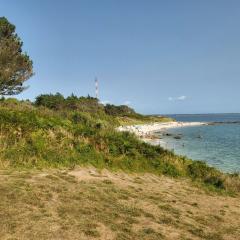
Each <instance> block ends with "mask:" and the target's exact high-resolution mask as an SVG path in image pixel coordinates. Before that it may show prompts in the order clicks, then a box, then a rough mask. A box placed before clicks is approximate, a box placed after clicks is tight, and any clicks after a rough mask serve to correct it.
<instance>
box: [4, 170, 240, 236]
mask: <svg viewBox="0 0 240 240" xmlns="http://www.w3.org/2000/svg"><path fill="white" fill-rule="evenodd" d="M0 196H1V197H0V219H1V221H0V239H83V240H84V239H102V240H107V239H109V240H110V239H118V240H123V239H136V240H138V239H156V240H157V239H216V240H221V239H234V240H235V239H240V227H239V226H240V201H239V200H240V198H239V197H230V196H226V195H219V194H217V193H213V192H212V193H207V192H206V191H205V190H203V189H199V188H198V187H194V186H193V184H192V183H191V182H190V181H188V180H179V179H178V180H176V179H171V178H168V177H164V176H162V177H158V176H155V175H151V174H142V175H140V174H131V175H128V174H126V173H120V172H117V173H112V172H109V171H107V170H102V171H101V172H99V171H98V170H96V169H94V168H79V169H75V170H72V171H59V170H51V171H50V170H48V171H44V172H40V171H34V172H33V171H29V172H8V171H1V172H0Z"/></svg>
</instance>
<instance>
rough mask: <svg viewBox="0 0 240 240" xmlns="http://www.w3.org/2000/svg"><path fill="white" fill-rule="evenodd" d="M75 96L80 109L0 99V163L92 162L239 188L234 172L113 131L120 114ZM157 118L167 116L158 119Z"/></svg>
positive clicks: (63, 164) (48, 165)
mask: <svg viewBox="0 0 240 240" xmlns="http://www.w3.org/2000/svg"><path fill="white" fill-rule="evenodd" d="M61 101H62V100H61ZM64 101H65V100H64ZM76 101H80V103H81V104H80V106H81V108H80V109H78V108H76V109H74V110H72V108H70V109H68V107H69V105H68V104H69V103H68V102H67V103H68V104H67V105H66V103H64V105H63V106H65V105H66V106H67V107H66V106H65V107H61V105H58V108H59V109H50V108H46V107H43V106H35V104H33V103H31V102H19V101H17V100H13V99H9V100H2V101H1V102H0V168H2V169H8V168H13V169H32V168H38V169H41V168H42V169H43V168H62V167H68V168H69V167H70V168H73V167H74V166H77V165H81V166H86V165H92V166H94V167H97V168H99V169H103V168H107V169H111V170H124V171H126V172H139V173H140V172H149V173H154V174H157V175H161V174H164V175H168V176H172V177H189V178H191V179H193V180H194V181H196V182H199V183H200V184H203V185H204V186H206V187H208V188H209V189H210V190H211V189H213V190H214V189H217V190H218V191H222V190H223V191H225V190H227V191H229V192H233V193H236V192H238V191H239V190H240V178H239V175H237V174H235V175H234V174H233V175H230V174H223V173H221V172H220V171H218V170H217V169H214V168H212V167H209V166H208V165H206V164H205V163H203V162H200V161H192V160H190V159H187V158H185V157H181V156H176V155H175V154H174V153H172V152H170V151H168V150H164V149H163V148H161V147H159V146H151V145H149V144H147V143H144V142H141V141H140V140H138V139H137V138H136V137H135V136H134V135H133V134H130V133H127V132H117V131H116V130H115V127H116V126H118V125H119V124H120V122H119V121H118V120H119V118H120V116H115V115H114V116H111V115H108V114H106V113H105V112H104V109H103V107H102V106H101V105H99V106H98V105H97V103H96V100H95V99H93V100H92V99H91V98H87V99H86V106H85V107H83V106H82V105H83V104H84V98H80V100H76ZM91 101H93V104H92V105H91V104H90V103H91ZM77 103H78V102H77ZM51 106H52V105H51ZM74 106H75V105H74ZM77 106H78V105H77ZM83 109H85V110H84V111H83ZM86 109H87V110H86ZM115 114H116V113H115ZM131 114H133V113H131ZM133 116H135V117H137V118H138V119H142V120H144V121H152V120H153V119H156V118H157V117H154V116H142V115H139V114H136V113H134V114H133ZM133 116H132V118H133ZM133 119H134V118H133ZM159 121H167V119H162V118H159Z"/></svg>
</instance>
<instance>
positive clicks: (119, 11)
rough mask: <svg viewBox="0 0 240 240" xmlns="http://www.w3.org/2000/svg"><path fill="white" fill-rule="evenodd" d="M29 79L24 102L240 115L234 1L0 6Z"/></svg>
mask: <svg viewBox="0 0 240 240" xmlns="http://www.w3.org/2000/svg"><path fill="white" fill-rule="evenodd" d="M0 15H1V16H6V17H7V18H8V19H9V21H11V22H12V23H14V24H15V25H16V27H17V33H18V34H19V36H20V37H21V38H22V40H23V42H24V50H26V51H27V53H28V54H29V55H30V56H31V58H32V59H33V62H34V71H35V76H34V77H33V78H31V80H29V81H28V82H27V84H28V85H29V86H30V88H29V89H28V90H26V91H25V92H24V93H22V94H20V95H19V96H18V98H20V99H22V98H23V99H26V98H29V99H34V98H35V97H36V96H37V95H38V94H40V93H50V92H52V93H54V92H61V93H63V94H64V95H69V94H71V93H72V92H73V93H75V94H77V95H84V96H86V95H87V94H90V95H94V78H95V76H97V77H98V79H99V85H100V99H101V101H109V102H111V103H114V104H123V103H128V104H130V106H132V107H134V108H135V109H136V110H137V111H139V112H142V113H165V114H166V113H214V112H240V104H239V103H240V94H239V89H240V27H239V26H240V1H238V0H211V1H209V0H199V1H193V0H181V1H179V0H175V1H174V0H168V1H167V0H165V1H163V0H121V1H119V0H101V1H99V0H68V1H67V0H65V1H63V0H51V1H49V0H41V1H31V0H21V1H19V0H0Z"/></svg>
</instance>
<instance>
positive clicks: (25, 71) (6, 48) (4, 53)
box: [0, 17, 33, 95]
mask: <svg viewBox="0 0 240 240" xmlns="http://www.w3.org/2000/svg"><path fill="white" fill-rule="evenodd" d="M22 46H23V42H22V41H21V39H20V38H19V37H18V35H17V34H16V33H15V26H14V25H13V24H11V23H10V22H9V21H8V20H7V19H6V18H5V17H0V95H15V94H18V93H20V92H22V91H23V90H24V89H26V87H25V86H23V83H24V82H25V81H26V80H28V79H29V78H30V77H31V76H32V75H33V63H32V60H31V59H30V58H29V56H28V55H27V54H26V53H23V52H22Z"/></svg>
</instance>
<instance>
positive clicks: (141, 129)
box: [117, 121, 209, 149]
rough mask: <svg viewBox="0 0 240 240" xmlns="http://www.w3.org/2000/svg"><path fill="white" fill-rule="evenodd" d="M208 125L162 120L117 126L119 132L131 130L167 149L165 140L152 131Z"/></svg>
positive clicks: (204, 124) (147, 141)
mask: <svg viewBox="0 0 240 240" xmlns="http://www.w3.org/2000/svg"><path fill="white" fill-rule="evenodd" d="M206 125H209V123H207V122H176V121H172V122H163V123H150V124H141V125H129V126H120V127H118V128H117V130H118V131H120V132H125V131H126V132H131V133H134V134H135V135H136V136H137V137H139V138H140V139H141V140H143V141H144V142H146V143H149V144H151V145H155V146H157V145H160V146H161V147H163V148H165V149H167V146H166V142H165V141H164V140H163V139H161V138H157V137H156V136H155V135H154V133H156V132H161V133H164V132H165V131H166V130H167V129H172V128H181V127H195V126H206Z"/></svg>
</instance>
